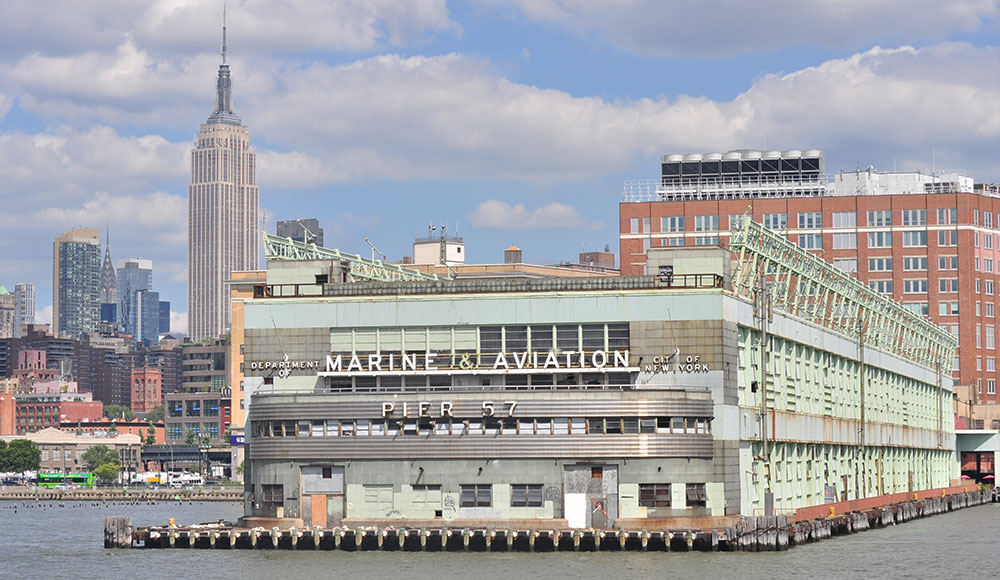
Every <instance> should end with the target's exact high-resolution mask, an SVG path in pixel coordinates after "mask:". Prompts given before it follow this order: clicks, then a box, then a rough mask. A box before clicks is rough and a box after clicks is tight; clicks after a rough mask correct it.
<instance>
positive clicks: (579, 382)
mask: <svg viewBox="0 0 1000 580" xmlns="http://www.w3.org/2000/svg"><path fill="white" fill-rule="evenodd" d="M438 360H439V361H440V360H443V361H447V359H438ZM458 364H460V363H458ZM453 382H454V377H453V376H450V375H446V374H437V375H408V376H371V375H362V376H355V377H351V376H336V377H326V383H325V387H324V388H325V389H326V390H327V391H331V392H347V391H350V392H360V393H368V392H380V393H381V392H395V391H448V390H452V389H458V390H470V389H483V390H490V389H505V390H538V389H543V390H551V389H558V388H559V387H572V386H589V387H595V388H598V389H600V388H603V387H604V386H622V385H632V377H631V375H630V374H629V373H548V374H543V373H535V374H501V375H480V376H479V381H478V384H476V385H475V386H470V385H461V386H457V387H456V386H455V385H453Z"/></svg>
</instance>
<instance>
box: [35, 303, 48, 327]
mask: <svg viewBox="0 0 1000 580" xmlns="http://www.w3.org/2000/svg"><path fill="white" fill-rule="evenodd" d="M35 324H52V305H51V304H50V305H48V306H46V307H44V308H42V309H41V310H36V311H35Z"/></svg>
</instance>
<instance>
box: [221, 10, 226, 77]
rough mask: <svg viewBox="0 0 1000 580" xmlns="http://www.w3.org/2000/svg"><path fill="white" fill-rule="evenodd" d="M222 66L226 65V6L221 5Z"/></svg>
mask: <svg viewBox="0 0 1000 580" xmlns="http://www.w3.org/2000/svg"><path fill="white" fill-rule="evenodd" d="M222 64H226V5H225V3H223V4H222Z"/></svg>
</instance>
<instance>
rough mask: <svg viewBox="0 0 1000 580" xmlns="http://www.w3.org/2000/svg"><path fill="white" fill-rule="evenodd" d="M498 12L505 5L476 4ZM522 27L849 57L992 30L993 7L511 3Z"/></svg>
mask: <svg viewBox="0 0 1000 580" xmlns="http://www.w3.org/2000/svg"><path fill="white" fill-rule="evenodd" d="M481 2H482V3H484V4H487V5H498V6H500V7H503V9H506V6H507V5H508V4H510V2H509V1H508V0H504V1H502V2H501V1H499V0H481ZM514 4H515V5H516V6H517V7H518V8H519V9H520V11H521V13H522V14H523V15H524V16H525V17H527V18H528V19H530V20H537V21H542V22H549V23H554V24H558V25H560V26H564V27H566V28H568V29H571V30H574V31H577V32H579V33H589V32H595V31H596V32H598V33H601V34H603V35H604V36H606V37H607V38H608V40H609V41H610V42H611V43H613V44H615V45H616V46H618V47H620V48H623V49H625V50H630V51H634V52H636V53H639V54H653V55H662V54H699V55H731V54H738V53H746V52H747V51H767V50H774V49H777V48H780V47H783V46H794V45H819V46H827V47H834V48H838V49H847V50H856V49H858V48H862V47H869V46H871V45H873V44H879V43H886V42H899V41H901V40H904V39H906V41H907V42H918V41H932V42H933V41H939V40H944V39H947V38H949V37H950V36H951V35H952V34H954V33H956V32H970V31H975V30H978V29H980V28H986V27H988V26H990V24H992V23H995V22H996V19H997V16H998V14H1000V2H998V1H997V0H951V1H949V2H941V1H940V0H821V1H814V2H801V1H799V0H768V2H766V3H764V4H763V5H762V4H761V3H755V2H733V1H731V0H675V1H673V2H669V3H666V2H662V1H661V0H631V1H629V2H621V1H620V0H587V1H580V0H515V1H514Z"/></svg>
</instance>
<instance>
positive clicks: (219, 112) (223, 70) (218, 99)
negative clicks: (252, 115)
mask: <svg viewBox="0 0 1000 580" xmlns="http://www.w3.org/2000/svg"><path fill="white" fill-rule="evenodd" d="M208 122H209V123H231V124H234V125H241V124H242V123H243V121H242V119H240V118H239V117H237V116H236V114H235V113H233V81H232V79H231V78H230V77H229V65H228V64H227V63H226V9H225V7H223V9H222V64H220V65H219V78H218V79H217V80H216V81H215V112H213V113H212V114H211V115H210V116H209V117H208Z"/></svg>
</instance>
